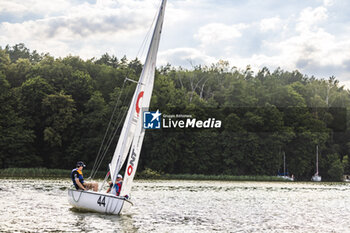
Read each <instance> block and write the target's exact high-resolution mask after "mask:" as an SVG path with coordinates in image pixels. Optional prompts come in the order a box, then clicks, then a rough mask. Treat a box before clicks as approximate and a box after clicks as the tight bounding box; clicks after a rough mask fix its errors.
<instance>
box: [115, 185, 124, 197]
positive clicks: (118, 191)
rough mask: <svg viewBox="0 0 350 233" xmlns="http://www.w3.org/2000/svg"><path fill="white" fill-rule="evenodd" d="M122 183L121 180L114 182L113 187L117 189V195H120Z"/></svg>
mask: <svg viewBox="0 0 350 233" xmlns="http://www.w3.org/2000/svg"><path fill="white" fill-rule="evenodd" d="M122 184H123V181H119V182H118V183H116V184H115V188H116V191H117V196H119V195H120V191H121V190H122Z"/></svg>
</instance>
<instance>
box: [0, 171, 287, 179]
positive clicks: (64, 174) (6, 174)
mask: <svg viewBox="0 0 350 233" xmlns="http://www.w3.org/2000/svg"><path fill="white" fill-rule="evenodd" d="M83 172H84V177H86V178H87V177H89V174H90V172H91V171H90V170H84V171H83ZM70 173H71V170H65V169H48V168H6V169H2V170H0V178H44V179H45V178H50V179H52V178H70ZM105 174H106V173H105V172H98V173H97V175H96V178H97V179H103V178H104V177H105ZM135 179H136V180H138V179H159V180H217V181H282V182H284V181H285V182H288V181H286V180H284V179H282V178H279V177H277V176H231V175H203V174H159V173H157V172H155V171H152V170H151V169H146V170H144V171H142V172H138V173H137V175H136V178H135Z"/></svg>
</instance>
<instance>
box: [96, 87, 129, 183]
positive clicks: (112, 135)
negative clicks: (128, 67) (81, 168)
mask: <svg viewBox="0 0 350 233" xmlns="http://www.w3.org/2000/svg"><path fill="white" fill-rule="evenodd" d="M129 93H130V89H129V90H128V91H127V93H126V95H125V97H124V100H123V103H125V101H126V98H127V97H128V95H129ZM127 110H128V109H126V110H125V111H124V114H123V116H122V118H121V119H120V121H119V123H118V126H117V127H116V129H115V130H113V131H112V132H114V133H112V134H111V135H110V136H109V138H108V140H107V144H106V145H105V149H104V150H103V152H102V153H101V156H100V159H99V160H98V162H97V166H96V171H95V174H94V176H95V175H96V173H97V171H98V169H99V168H100V166H101V164H102V161H103V159H104V158H105V156H106V154H107V152H108V149H109V148H110V145H111V143H112V141H113V139H114V137H115V135H116V133H117V132H118V130H119V128H120V125H121V123H122V122H123V121H122V119H124V118H125V115H126V113H127ZM121 112H123V111H120V112H119V115H120V114H121ZM118 118H119V116H118Z"/></svg>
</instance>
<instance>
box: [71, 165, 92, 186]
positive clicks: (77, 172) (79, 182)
mask: <svg viewBox="0 0 350 233" xmlns="http://www.w3.org/2000/svg"><path fill="white" fill-rule="evenodd" d="M84 167H86V165H85V164H84V162H82V161H79V162H77V166H76V168H75V169H73V170H72V173H71V178H72V181H73V184H74V186H75V188H76V189H77V190H79V189H82V190H88V189H92V190H93V191H95V192H97V190H98V184H97V183H95V182H90V183H87V182H84V177H83V168H84Z"/></svg>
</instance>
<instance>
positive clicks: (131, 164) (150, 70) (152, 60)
mask: <svg viewBox="0 0 350 233" xmlns="http://www.w3.org/2000/svg"><path fill="white" fill-rule="evenodd" d="M165 5H166V0H162V4H161V6H160V9H159V13H158V17H157V21H156V24H155V27H154V31H153V35H152V40H151V43H150V47H149V50H148V52H147V57H146V61H145V65H144V67H143V70H142V73H141V77H140V80H141V85H140V84H139V85H138V86H139V87H140V88H139V90H137V91H136V92H137V93H138V96H139V97H138V99H137V104H136V108H137V110H138V112H139V113H140V115H141V114H143V111H148V108H149V104H150V102H151V96H152V91H153V84H154V75H155V67H156V60H157V52H158V48H159V41H160V35H161V32H162V26H163V20H164V11H165ZM140 109H142V111H141V110H140ZM144 135H145V129H144V128H143V126H142V117H138V118H137V122H136V131H135V134H134V137H133V139H132V145H131V149H130V152H129V159H128V162H127V165H126V170H125V174H124V180H123V186H122V190H121V193H120V195H121V196H125V195H129V194H130V191H131V186H132V183H133V179H134V176H135V172H136V169H137V165H138V161H139V158H140V152H141V148H142V143H143V138H144Z"/></svg>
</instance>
